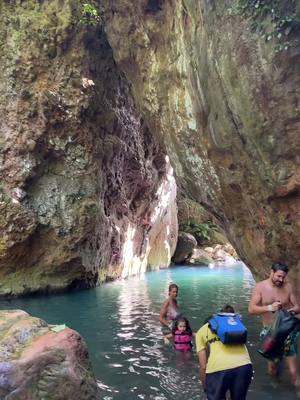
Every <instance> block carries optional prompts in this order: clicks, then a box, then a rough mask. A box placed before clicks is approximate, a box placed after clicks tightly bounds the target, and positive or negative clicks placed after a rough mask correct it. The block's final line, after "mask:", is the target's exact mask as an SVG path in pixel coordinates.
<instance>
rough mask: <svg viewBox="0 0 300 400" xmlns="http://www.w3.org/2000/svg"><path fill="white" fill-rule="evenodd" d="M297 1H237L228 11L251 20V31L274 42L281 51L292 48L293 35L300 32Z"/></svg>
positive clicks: (277, 49)
mask: <svg viewBox="0 0 300 400" xmlns="http://www.w3.org/2000/svg"><path fill="white" fill-rule="evenodd" d="M297 1H299V0H289V1H284V0H237V1H236V2H235V3H234V4H233V6H232V7H230V8H229V10H228V11H229V14H231V15H234V14H236V15H237V14H239V15H242V16H244V17H246V18H250V19H251V23H250V29H251V30H252V31H254V32H257V33H258V34H259V35H260V36H261V37H262V38H264V39H265V40H266V41H267V42H269V41H271V40H274V41H275V42H276V51H281V50H287V49H288V48H289V47H291V45H292V39H291V36H292V35H291V34H292V33H294V32H296V31H299V30H300V16H299V14H297V4H296V3H297Z"/></svg>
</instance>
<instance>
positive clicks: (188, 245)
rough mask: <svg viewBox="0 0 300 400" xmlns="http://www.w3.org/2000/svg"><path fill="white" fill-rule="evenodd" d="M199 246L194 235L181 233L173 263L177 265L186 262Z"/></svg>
mask: <svg viewBox="0 0 300 400" xmlns="http://www.w3.org/2000/svg"><path fill="white" fill-rule="evenodd" d="M196 246H197V241H196V239H195V238H194V236H193V235H191V234H190V233H186V232H179V234H178V241H177V246H176V250H175V253H174V256H173V258H172V261H173V262H174V263H175V264H179V263H182V262H184V261H185V260H186V259H187V258H188V257H189V256H190V255H191V254H192V252H193V250H194V248H195V247H196Z"/></svg>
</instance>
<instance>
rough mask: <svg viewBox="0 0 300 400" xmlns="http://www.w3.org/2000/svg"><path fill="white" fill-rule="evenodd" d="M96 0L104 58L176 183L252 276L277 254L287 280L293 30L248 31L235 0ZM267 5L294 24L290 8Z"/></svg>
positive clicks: (295, 204) (295, 191)
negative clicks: (117, 72) (122, 80)
mask: <svg viewBox="0 0 300 400" xmlns="http://www.w3.org/2000/svg"><path fill="white" fill-rule="evenodd" d="M104 3H105V4H106V14H105V18H106V20H105V29H106V32H107V34H108V40H109V43H110V45H111V46H112V48H113V52H114V58H115V60H116V62H117V64H118V65H119V66H120V68H121V69H122V70H123V71H124V73H125V75H126V77H127V78H128V80H129V82H130V83H131V84H132V87H133V93H134V98H135V100H136V102H137V104H139V106H140V108H141V110H142V112H143V113H144V115H145V120H146V121H147V122H148V124H149V126H150V127H151V128H153V132H155V133H156V134H157V136H158V137H159V139H160V141H161V143H164V145H165V146H166V148H167V152H168V154H169V155H170V158H171V163H172V165H173V167H174V169H175V173H176V179H177V183H178V184H179V186H180V189H181V190H182V191H183V192H184V193H185V195H186V197H189V198H191V199H192V200H194V201H196V202H199V203H200V204H201V205H202V206H203V207H204V208H206V210H207V211H209V212H210V213H212V215H213V216H214V217H215V219H216V220H217V221H218V224H219V225H220V227H221V229H223V230H224V231H225V232H226V235H227V237H228V239H229V240H230V242H231V243H232V244H233V246H234V247H235V248H236V250H237V251H238V254H239V256H240V257H241V258H242V259H243V261H245V262H246V263H247V264H248V265H249V267H250V268H251V269H252V271H253V272H254V274H255V275H257V276H260V277H262V276H264V275H265V274H266V273H267V272H268V270H269V268H270V263H271V262H272V261H274V260H282V261H285V262H287V263H288V264H289V265H290V266H291V267H292V273H291V275H292V276H293V277H294V279H295V280H299V278H300V261H299V260H300V246H299V235H300V218H299V217H300V190H299V188H300V167H299V165H300V159H299V154H300V152H299V150H300V136H299V124H300V117H299V91H300V74H299V65H300V41H299V30H297V29H296V30H293V31H291V28H289V29H286V30H284V32H283V33H282V34H283V35H286V36H287V39H286V40H288V41H289V46H287V49H286V50H282V49H281V48H280V43H279V34H278V35H277V36H276V37H275V38H273V39H272V40H269V34H268V30H267V35H265V37H262V36H263V35H262V34H259V33H257V32H252V30H251V27H252V25H253V23H256V20H255V19H253V18H252V17H251V16H249V15H243V14H242V13H240V12H238V7H237V6H238V4H239V3H242V2H241V1H240V2H239V1H229V0H228V1H217V0H215V1H214V0H212V1H204V0H199V1H194V0H177V1H175V0H155V1H154V0H140V1H138V2H132V1H129V0H106V1H105V2H104ZM244 3H246V2H244ZM277 3H278V2H277ZM279 3H280V4H279V5H280V7H281V11H282V12H285V10H286V12H287V13H289V12H293V13H294V14H293V15H295V21H297V16H298V18H299V5H297V4H296V2H287V1H285V0H282V1H280V2H279ZM292 3H293V4H292ZM291 7H292V8H293V10H291V9H290V8H291ZM269 20H270V18H269ZM267 21H268V19H267ZM270 26H271V27H272V24H271V23H270ZM282 34H281V36H282ZM270 37H271V36H270ZM277 39H278V40H277Z"/></svg>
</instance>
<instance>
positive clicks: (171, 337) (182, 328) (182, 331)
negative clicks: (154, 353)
mask: <svg viewBox="0 0 300 400" xmlns="http://www.w3.org/2000/svg"><path fill="white" fill-rule="evenodd" d="M193 336H194V333H193V332H192V329H191V327H190V324H189V321H188V320H187V319H186V318H184V317H179V318H178V319H176V320H175V324H174V327H173V329H172V333H169V334H168V335H165V336H164V342H165V344H169V343H170V341H172V342H173V344H174V348H175V350H178V351H182V352H186V351H190V350H192V347H193V344H192V338H193Z"/></svg>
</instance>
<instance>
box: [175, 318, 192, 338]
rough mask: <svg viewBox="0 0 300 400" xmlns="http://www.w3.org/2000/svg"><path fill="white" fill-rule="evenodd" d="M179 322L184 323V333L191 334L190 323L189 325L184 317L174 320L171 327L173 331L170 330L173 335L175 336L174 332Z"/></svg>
mask: <svg viewBox="0 0 300 400" xmlns="http://www.w3.org/2000/svg"><path fill="white" fill-rule="evenodd" d="M179 322H184V323H185V331H186V332H188V333H193V331H192V328H191V326H190V323H189V321H188V319H187V318H185V317H178V318H176V320H175V321H174V326H173V329H172V333H173V335H174V334H175V332H176V331H177V329H178V324H179Z"/></svg>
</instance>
